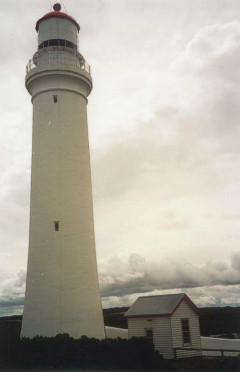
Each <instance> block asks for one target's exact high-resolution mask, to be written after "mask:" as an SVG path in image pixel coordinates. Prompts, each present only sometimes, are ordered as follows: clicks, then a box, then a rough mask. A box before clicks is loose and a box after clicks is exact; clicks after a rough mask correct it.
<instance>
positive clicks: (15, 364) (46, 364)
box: [0, 334, 169, 371]
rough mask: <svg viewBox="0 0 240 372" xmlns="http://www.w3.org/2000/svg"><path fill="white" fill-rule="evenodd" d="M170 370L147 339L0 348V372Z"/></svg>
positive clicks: (42, 341)
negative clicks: (21, 371) (27, 371)
mask: <svg viewBox="0 0 240 372" xmlns="http://www.w3.org/2000/svg"><path fill="white" fill-rule="evenodd" d="M9 368H17V369H25V368H26V369H30V370H34V369H39V368H44V369H62V368H64V369H79V368H80V369H94V370H116V369H117V370H124V369H128V370H147V371H151V370H158V371H161V370H162V371H167V370H169V369H168V368H167V366H166V365H164V361H163V359H162V358H161V356H160V355H159V354H158V353H157V352H156V351H154V349H153V345H152V343H151V342H149V340H147V339H145V338H132V339H130V340H127V339H120V338H119V339H105V340H101V341H100V340H97V339H95V338H88V337H86V336H82V337H81V338H80V339H78V340H76V339H73V338H71V337H69V336H68V335H67V334H62V335H57V336H56V337H35V338H34V339H31V340H30V339H28V338H23V339H20V338H17V339H11V340H9V341H8V342H6V343H2V344H1V356H0V369H2V370H6V369H9Z"/></svg>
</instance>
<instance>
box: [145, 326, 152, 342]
mask: <svg viewBox="0 0 240 372" xmlns="http://www.w3.org/2000/svg"><path fill="white" fill-rule="evenodd" d="M145 337H147V338H148V339H149V340H151V341H153V328H145Z"/></svg>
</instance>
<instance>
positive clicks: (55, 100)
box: [53, 95, 57, 103]
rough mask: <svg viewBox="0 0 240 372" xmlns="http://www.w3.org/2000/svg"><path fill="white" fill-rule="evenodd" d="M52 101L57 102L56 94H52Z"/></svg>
mask: <svg viewBox="0 0 240 372" xmlns="http://www.w3.org/2000/svg"><path fill="white" fill-rule="evenodd" d="M53 102H54V103H57V96H56V95H54V96H53Z"/></svg>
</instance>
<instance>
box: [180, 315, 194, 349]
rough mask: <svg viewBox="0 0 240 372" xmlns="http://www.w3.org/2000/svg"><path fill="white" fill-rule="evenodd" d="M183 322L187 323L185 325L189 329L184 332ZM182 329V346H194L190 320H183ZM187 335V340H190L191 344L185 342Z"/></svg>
mask: <svg viewBox="0 0 240 372" xmlns="http://www.w3.org/2000/svg"><path fill="white" fill-rule="evenodd" d="M183 322H187V323H185V325H186V324H187V329H185V330H184V325H183ZM181 329H182V344H183V346H189V345H192V339H191V331H190V321H189V318H181ZM186 335H187V338H188V340H189V342H184V338H185V337H186Z"/></svg>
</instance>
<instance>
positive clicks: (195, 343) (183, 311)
mask: <svg viewBox="0 0 240 372" xmlns="http://www.w3.org/2000/svg"><path fill="white" fill-rule="evenodd" d="M181 319H189V326H190V337H191V344H190V345H184V344H183V336H182V325H181ZM171 328H172V340H173V347H192V348H201V337H200V327H199V316H198V315H197V314H196V313H195V311H194V310H193V309H192V308H191V307H190V306H189V305H188V303H187V302H186V301H185V300H183V301H182V302H181V303H180V305H179V306H178V308H177V310H176V311H175V313H174V314H173V315H172V316H171ZM198 355H201V352H200V351H180V350H179V351H178V352H177V357H178V358H184V357H189V356H198Z"/></svg>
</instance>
